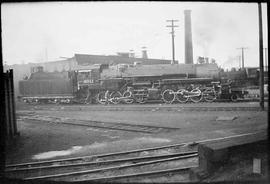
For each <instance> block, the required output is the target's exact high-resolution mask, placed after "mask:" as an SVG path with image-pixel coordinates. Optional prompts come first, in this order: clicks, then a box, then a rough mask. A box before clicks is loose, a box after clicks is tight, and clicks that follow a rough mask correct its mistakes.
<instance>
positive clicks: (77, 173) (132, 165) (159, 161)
mask: <svg viewBox="0 0 270 184" xmlns="http://www.w3.org/2000/svg"><path fill="white" fill-rule="evenodd" d="M197 156H198V154H197V153H195V154H190V155H185V156H179V157H173V158H166V159H160V160H154V161H147V162H141V163H136V164H129V165H123V166H114V167H107V168H102V169H93V170H84V171H78V172H70V173H63V174H55V175H45V176H37V177H29V178H24V180H33V179H48V178H59V177H65V176H73V175H81V174H90V173H95V172H104V171H108V170H115V169H123V168H130V167H137V166H143V165H150V164H155V163H162V162H168V161H173V160H179V159H187V158H192V157H197Z"/></svg>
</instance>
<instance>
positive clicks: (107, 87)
mask: <svg viewBox="0 0 270 184" xmlns="http://www.w3.org/2000/svg"><path fill="white" fill-rule="evenodd" d="M219 81H220V73H219V69H218V67H217V65H216V64H160V65H140V64H137V65H126V64H122V65H115V66H109V65H105V64H101V65H100V64H99V65H92V66H78V67H77V68H75V69H74V70H72V71H69V72H44V71H43V68H42V67H38V69H37V71H36V72H34V73H32V74H31V76H30V77H29V78H28V79H25V80H21V81H19V92H20V94H21V95H20V96H19V98H20V99H22V100H23V101H25V102H31V103H32V102H46V103H59V102H60V103H71V102H78V103H100V104H106V103H113V104H117V103H134V102H137V103H145V102H146V101H150V100H158V101H160V100H162V101H163V102H165V103H173V102H176V101H178V102H180V103H185V102H187V101H188V100H191V101H193V102H200V101H202V100H205V101H209V102H210V101H214V100H215V99H217V98H221V97H222V98H224V97H225V98H229V99H231V100H233V101H236V100H237V99H238V98H243V97H244V95H245V94H246V92H245V91H243V88H237V87H234V88H232V87H231V84H229V85H227V87H224V86H225V84H218V83H219ZM225 88H226V90H223V91H222V90H219V89H225ZM224 94H226V95H224Z"/></svg>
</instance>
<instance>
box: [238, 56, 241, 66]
mask: <svg viewBox="0 0 270 184" xmlns="http://www.w3.org/2000/svg"><path fill="white" fill-rule="evenodd" d="M238 59H239V69H241V56H238Z"/></svg>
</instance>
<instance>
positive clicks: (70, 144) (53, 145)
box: [6, 102, 267, 164]
mask: <svg viewBox="0 0 270 184" xmlns="http://www.w3.org/2000/svg"><path fill="white" fill-rule="evenodd" d="M198 105H199V106H206V105H207V104H204V103H201V104H184V105H183V104H171V105H159V104H145V105H131V106H129V107H133V106H134V108H135V109H136V108H137V109H139V108H142V107H150V108H153V109H155V110H154V111H152V110H148V111H141V110H133V111H131V110H129V111H122V110H108V109H106V108H108V106H107V107H102V106H100V105H97V106H91V105H88V106H87V105H61V106H59V105H58V106H55V105H35V106H34V105H26V104H20V103H17V107H18V108H17V113H18V122H17V124H18V131H19V132H20V136H18V137H17V138H16V139H15V140H14V141H13V142H10V144H9V145H8V146H7V151H6V153H7V154H6V163H7V164H11V163H21V162H32V161H38V160H50V159H59V158H68V157H75V156H85V155H93V154H99V153H108V152H116V151H124V150H130V149H138V148H146V147H153V146H161V145H168V144H174V143H182V142H190V141H197V140H203V139H211V138H217V137H225V136H231V135H235V134H240V133H249V132H255V131H260V130H265V129H266V128H267V112H266V111H259V110H258V111H246V112H245V111H215V112H204V111H191V112H181V111H178V112H171V111H170V112H166V111H163V110H160V109H159V108H160V107H161V106H162V108H168V107H178V106H184V107H187V106H188V107H192V106H194V107H195V106H198ZM210 106H213V107H215V106H223V107H230V106H234V107H237V106H239V107H241V106H242V107H246V106H251V107H258V108H259V106H258V103H257V102H256V103H255V102H241V103H211V105H210ZM115 107H116V106H114V108H115ZM117 107H121V108H123V105H119V106H117ZM91 109H96V110H92V111H91ZM97 109H101V110H97ZM29 112H31V113H33V114H35V115H37V116H53V117H62V118H70V119H74V123H76V119H83V120H98V121H102V122H122V123H127V124H140V125H151V126H168V127H174V128H179V129H178V130H176V131H171V132H169V133H158V134H147V133H139V132H127V131H118V130H108V129H99V128H93V127H81V126H74V125H73V126H71V125H64V124H61V123H55V122H50V123H48V122H44V121H32V120H24V119H20V116H19V115H20V114H22V113H29ZM219 117H234V118H233V120H225V121H217V118H219Z"/></svg>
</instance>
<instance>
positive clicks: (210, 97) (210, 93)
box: [203, 89, 217, 102]
mask: <svg viewBox="0 0 270 184" xmlns="http://www.w3.org/2000/svg"><path fill="white" fill-rule="evenodd" d="M203 98H204V100H205V101H207V102H213V101H214V100H216V98H217V96H216V92H215V91H214V90H213V89H206V90H205V91H204V92H203Z"/></svg>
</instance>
